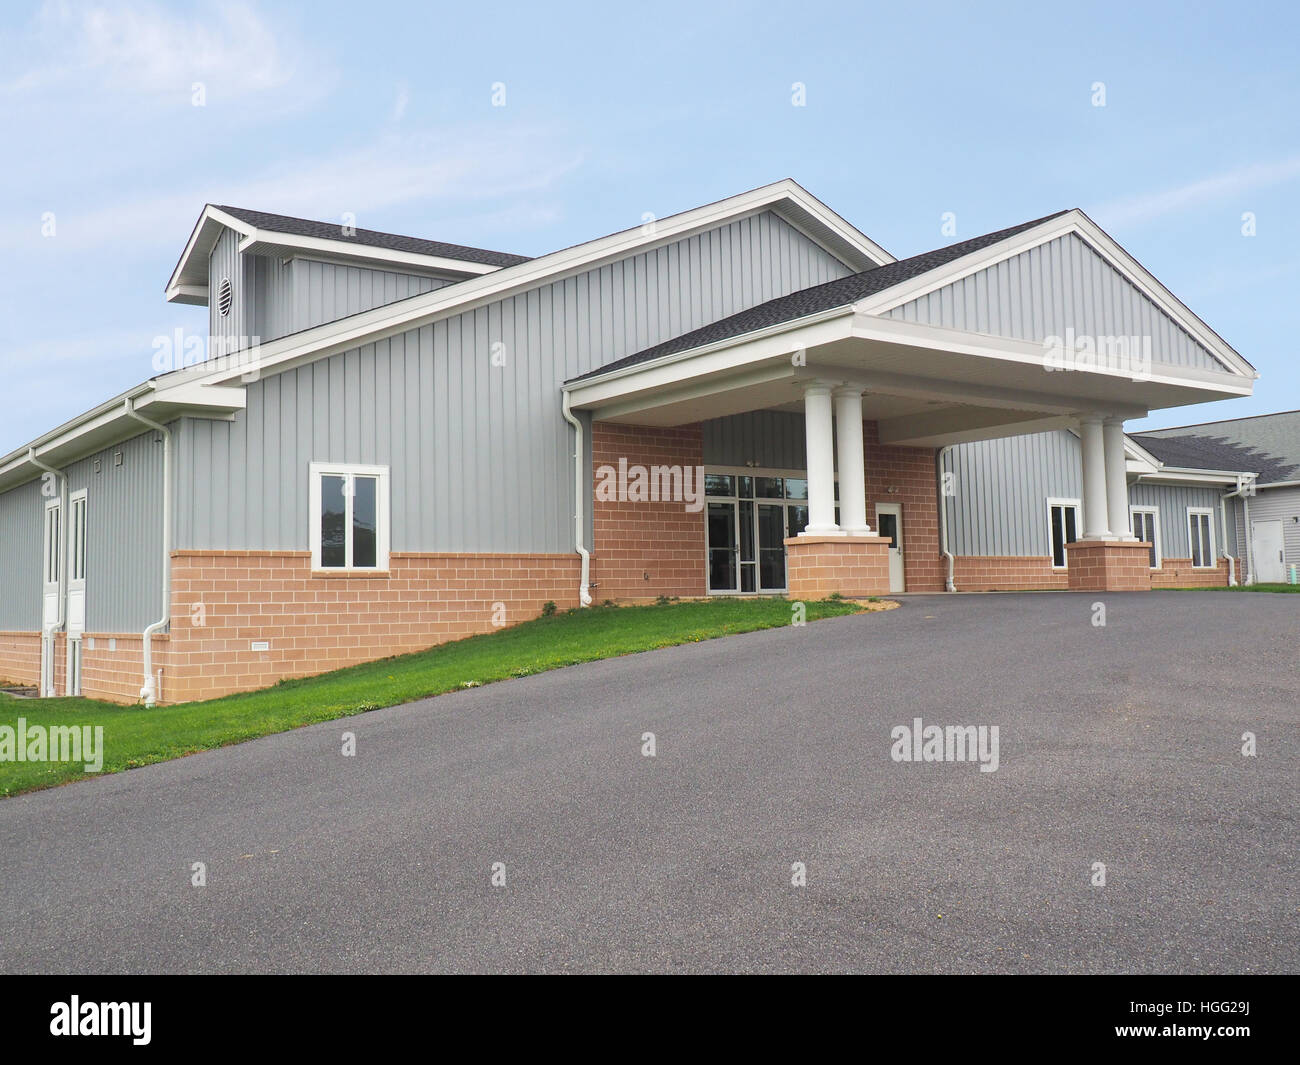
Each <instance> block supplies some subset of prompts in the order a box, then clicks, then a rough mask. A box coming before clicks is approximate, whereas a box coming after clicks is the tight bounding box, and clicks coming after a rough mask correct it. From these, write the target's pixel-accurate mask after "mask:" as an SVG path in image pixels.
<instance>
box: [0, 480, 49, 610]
mask: <svg viewBox="0 0 1300 1065" xmlns="http://www.w3.org/2000/svg"><path fill="white" fill-rule="evenodd" d="M44 524H45V497H44V496H43V495H41V482H40V481H39V480H35V481H28V482H27V483H26V484H22V485H19V486H18V487H17V488H11V489H10V490H9V491H7V492H5V493H3V494H0V630H14V631H18V632H37V631H39V630H40V627H41V537H42V534H43V531H44Z"/></svg>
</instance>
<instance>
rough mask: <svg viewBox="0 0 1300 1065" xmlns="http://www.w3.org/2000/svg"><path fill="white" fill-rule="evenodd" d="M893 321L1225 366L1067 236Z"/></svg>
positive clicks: (893, 314) (930, 297) (932, 296)
mask: <svg viewBox="0 0 1300 1065" xmlns="http://www.w3.org/2000/svg"><path fill="white" fill-rule="evenodd" d="M887 316H888V317H890V318H899V319H902V320H904V321H908V322H924V323H927V324H930V325H938V326H946V327H948V328H951V329H965V330H969V331H972V332H976V333H983V334H986V335H990V336H1006V337H1014V338H1016V339H1020V340H1039V341H1041V340H1043V339H1044V338H1046V337H1048V336H1052V335H1057V336H1062V337H1063V336H1064V335H1065V331H1066V329H1067V328H1072V329H1073V330H1074V332H1075V334H1076V335H1088V336H1093V337H1110V336H1124V337H1128V336H1138V337H1148V336H1149V337H1150V338H1151V353H1152V359H1153V360H1154V361H1155V362H1163V363H1170V364H1173V365H1176V366H1195V367H1201V368H1204V369H1211V370H1222V369H1223V366H1222V364H1221V363H1220V362H1219V360H1218V359H1216V358H1215V357H1214V356H1213V355H1211V354H1210V352H1209V351H1208V350H1207V349H1206V348H1205V347H1204V346H1202V345H1201V344H1199V343H1197V342H1196V341H1195V340H1193V339H1192V337H1191V335H1190V334H1189V333H1187V331H1186V330H1184V329H1183V328H1182V327H1181V326H1179V325H1178V324H1177V323H1176V322H1174V321H1173V319H1171V318H1170V317H1169V316H1168V315H1166V314H1164V313H1163V312H1162V311H1161V310H1160V309H1159V308H1157V307H1156V305H1155V304H1154V303H1152V302H1151V300H1150V299H1148V298H1147V297H1146V296H1145V295H1144V294H1143V293H1142V292H1141V291H1139V290H1138V289H1137V288H1136V287H1134V286H1133V285H1132V284H1130V283H1129V281H1128V280H1127V279H1125V278H1124V277H1123V276H1122V275H1121V274H1120V273H1119V272H1118V271H1117V270H1115V269H1114V267H1112V266H1111V265H1110V264H1109V263H1108V262H1106V260H1104V259H1103V258H1102V257H1101V256H1100V255H1098V254H1097V253H1096V252H1095V251H1094V250H1093V249H1092V248H1091V247H1090V246H1089V245H1088V244H1087V242H1086V241H1084V240H1083V239H1082V238H1081V237H1079V236H1078V235H1077V234H1074V233H1071V234H1067V235H1066V236H1063V237H1058V238H1057V239H1056V240H1053V241H1049V242H1048V243H1046V244H1042V245H1039V246H1038V247H1036V248H1030V249H1029V250H1028V251H1024V252H1021V253H1020V254H1019V255H1016V256H1012V257H1011V258H1010V259H1005V260H1003V261H1002V262H1000V263H996V264H994V265H993V266H991V267H988V268H987V269H985V270H980V271H977V272H976V273H974V274H971V275H970V276H968V277H965V278H962V279H961V280H959V281H956V282H954V283H953V284H951V285H946V286H944V287H943V288H940V289H936V290H935V291H934V292H931V293H928V294H927V295H925V296H921V297H919V298H918V299H915V300H912V301H910V302H909V303H905V304H903V305H901V306H899V307H895V308H894V309H893V310H891V311H888V312H887Z"/></svg>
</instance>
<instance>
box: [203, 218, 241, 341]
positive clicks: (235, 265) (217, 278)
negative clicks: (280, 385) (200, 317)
mask: <svg viewBox="0 0 1300 1065" xmlns="http://www.w3.org/2000/svg"><path fill="white" fill-rule="evenodd" d="M226 278H228V279H229V280H230V290H231V294H232V297H233V298H232V299H231V302H230V313H228V314H224V315H223V314H222V313H221V299H220V292H221V282H222V280H223V279H226ZM244 281H245V278H244V271H243V270H242V269H241V268H240V262H239V234H238V233H236V232H235V231H234V230H233V229H227V230H225V231H223V232H222V234H221V236H219V237H218V238H217V243H216V244H215V245H214V246H213V248H212V253H211V256H210V257H209V260H208V335H209V336H210V337H211V341H212V343H211V345H210V350H211V353H212V354H214V355H217V354H221V353H222V352H223V351H237V350H238V349H239V346H240V343H241V342H240V340H239V338H240V337H244V336H248V335H250V331H249V330H246V329H245V328H244V307H245V303H246V295H245V291H244V289H245V284H244ZM223 342H224V344H225V345H226V346H225V347H222V346H221V344H222V343H223Z"/></svg>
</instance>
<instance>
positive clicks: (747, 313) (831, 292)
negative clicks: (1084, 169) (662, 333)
mask: <svg viewBox="0 0 1300 1065" xmlns="http://www.w3.org/2000/svg"><path fill="white" fill-rule="evenodd" d="M1067 213H1068V212H1067V211H1057V212H1055V213H1053V214H1049V215H1044V216H1043V217H1042V218H1035V219H1034V220H1033V221H1032V222H1022V223H1021V224H1020V225H1016V226H1009V227H1008V228H1006V229H999V230H996V231H995V232H992V233H985V234H984V235H982V236H979V237H971V238H970V239H969V240H963V241H960V242H959V243H957V244H949V245H948V246H947V247H944V248H937V249H935V250H934V251H927V252H922V253H921V254H920V255H913V256H911V257H910V258H907V259H899V260H897V261H896V262H892V263H886V264H885V265H884V266H876V267H873V268H872V269H870V270H863V271H862V272H861V273H857V274H851V275H849V276H848V277H842V278H839V279H837V280H835V281H827V282H825V283H824V284H821V285H814V286H813V287H812V288H805V289H800V290H799V291H798V292H792V293H790V294H789V295H787V296H778V297H777V298H776V299H772V300H768V301H767V302H766V303H760V304H757V305H756V306H754V307H750V308H748V309H747V310H743V311H739V312H737V313H736V314H733V315H730V316H729V317H727V318H721V319H719V320H718V321H716V322H711V323H710V324H708V325H706V326H702V327H701V328H699V329H693V330H691V332H689V333H683V334H681V335H680V336H676V337H673V338H672V339H671V340H665V341H664V342H663V343H661V344H656V345H654V346H653V347H649V348H645V349H643V350H642V351H638V352H635V353H633V354H631V355H627V356H624V357H623V358H621V359H616V360H615V361H614V362H611V363H607V364H606V365H604V366H599V367H597V368H596V369H594V370H592V371H590V372H589V373H585V374H582V375H581V376H579V377H575V378H573V380H574V381H582V380H586V379H587V378H589V377H598V376H600V375H601V374H605V373H609V372H610V371H612V370H621V369H623V368H625V367H628V366H636V365H638V364H639V363H643V362H649V361H651V360H652V359H657V358H660V357H662V356H665V355H675V354H677V353H678V352H682V351H689V350H690V349H692V348H698V347H702V346H703V345H705V344H714V343H717V342H718V341H721V340H730V339H731V338H732V337H738V336H743V335H744V334H746V333H752V332H754V331H755V330H758V329H766V328H769V327H770V326H774V325H783V324H785V323H786V322H793V321H796V320H798V319H800V318H806V317H807V316H808V315H811V314H817V313H819V312H821V311H829V310H833V309H835V308H837V307H848V306H851V305H852V304H854V303H857V302H858V300H860V299H863V298H865V297H867V296H873V295H875V294H876V293H879V292H884V291H885V290H886V289H889V288H892V287H894V286H895V285H901V284H902V283H903V282H905V281H910V280H911V279H912V278H915V277H919V276H920V275H921V274H924V273H928V272H929V271H931V270H934V269H936V268H938V267H940V266H945V265H947V264H948V263H950V262H954V261H955V260H957V259H960V258H961V257H962V256H964V255H969V254H971V253H972V252H977V251H983V250H984V249H985V248H988V247H991V246H992V245H994V244H998V243H1000V242H1001V241H1004V240H1007V239H1008V238H1010V237H1014V236H1017V235H1019V234H1020V233H1023V232H1025V231H1026V230H1028V229H1032V228H1033V227H1034V226H1037V225H1041V224H1042V223H1043V222H1049V221H1051V220H1052V219H1053V218H1059V217H1060V216H1061V215H1063V214H1067Z"/></svg>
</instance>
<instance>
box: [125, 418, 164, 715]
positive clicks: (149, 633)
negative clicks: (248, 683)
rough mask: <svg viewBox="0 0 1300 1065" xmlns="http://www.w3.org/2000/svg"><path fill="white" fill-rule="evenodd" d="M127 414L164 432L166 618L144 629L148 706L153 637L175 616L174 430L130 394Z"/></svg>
mask: <svg viewBox="0 0 1300 1065" xmlns="http://www.w3.org/2000/svg"><path fill="white" fill-rule="evenodd" d="M126 413H127V414H128V415H129V416H130V417H132V418H134V419H135V420H136V421H138V422H141V423H143V424H144V425H147V426H148V427H149V428H150V429H154V430H157V431H158V432H160V433H162V438H163V498H162V508H163V513H162V519H163V534H162V540H163V542H162V561H163V591H162V605H163V611H162V617H160V618H159V619H158V620H157V621H155V622H154V623H153V624H152V625H150V626H148V627H147V628H146V629H145V630H144V684H143V685H142V686H141V688H140V698H141V699H143V700H144V705H145V706H154V705H155V704H156V703H157V702H158V681H155V679H154V672H153V636H154V633H156V632H160V631H161V630H162V629H165V628H166V627H167V625H168V624H169V623H170V622H171V615H172V431H171V430H170V429H168V428H167V427H166V426H165V425H159V424H158V423H157V422H155V421H152V420H151V419H149V418H146V417H145V416H144V415H143V414H141V413H140V412H139V411H137V410H136V409H135V407H133V406H132V405H131V400H130V398H129V397H128V399H127V401H126ZM159 672H160V673H161V670H160V671H159Z"/></svg>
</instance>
